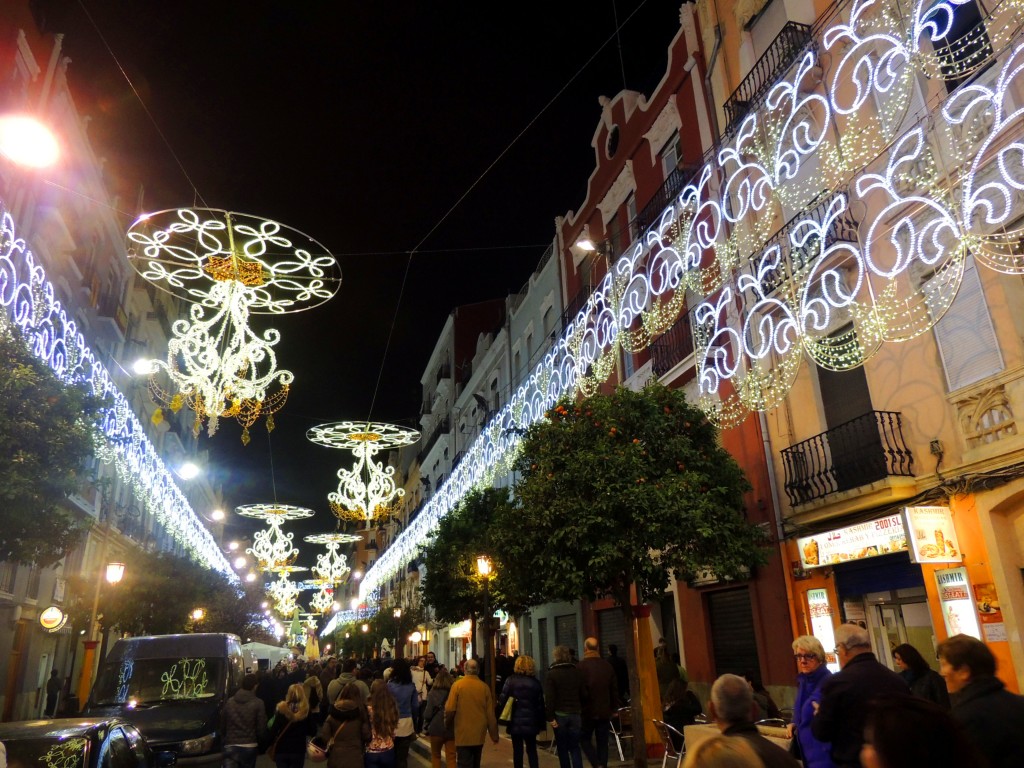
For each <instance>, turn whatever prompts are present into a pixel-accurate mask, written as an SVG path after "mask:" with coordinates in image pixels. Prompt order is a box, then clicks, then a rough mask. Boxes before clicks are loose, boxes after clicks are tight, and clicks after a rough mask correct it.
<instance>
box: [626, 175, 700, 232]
mask: <svg viewBox="0 0 1024 768" xmlns="http://www.w3.org/2000/svg"><path fill="white" fill-rule="evenodd" d="M697 170H698V168H697V167H694V166H686V167H683V168H676V169H675V170H673V171H672V173H670V174H669V175H668V177H667V178H666V179H665V181H664V182H663V183H662V185H661V187H660V188H659V189H658V191H657V192H655V193H654V196H653V197H652V198H651V199H650V200H649V201H648V202H647V205H645V206H644V207H643V210H642V211H640V212H639V213H638V214H637V215H636V219H634V226H635V230H636V232H637V234H638V235H641V234H643V233H644V232H645V231H646V230H647V228H648V227H650V226H651V225H652V224H654V223H655V221H657V219H658V217H659V216H661V213H662V211H664V210H665V208H666V207H668V204H669V203H671V202H672V201H673V200H674V199H675V197H676V195H678V194H679V191H680V190H681V189H682V188H683V186H684V185H685V184H686V182H687V181H689V180H690V179H691V178H693V177H694V176H695V175H696V173H697Z"/></svg>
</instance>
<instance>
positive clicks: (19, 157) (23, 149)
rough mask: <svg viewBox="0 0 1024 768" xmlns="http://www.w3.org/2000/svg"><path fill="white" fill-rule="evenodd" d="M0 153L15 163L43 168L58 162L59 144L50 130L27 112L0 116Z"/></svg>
mask: <svg viewBox="0 0 1024 768" xmlns="http://www.w3.org/2000/svg"><path fill="white" fill-rule="evenodd" d="M0 155H3V156H4V157H6V158H7V159H8V160H10V161H11V162H13V163H16V164H18V165H23V166H27V167H29V168H46V167H48V166H51V165H53V164H54V163H56V162H57V159H58V158H59V157H60V147H59V145H58V144H57V138H56V137H55V136H54V135H53V132H52V131H51V130H50V129H49V128H47V127H46V126H45V125H43V123H41V122H39V121H38V120H36V119H35V118H33V117H28V116H27V115H5V116H3V117H0Z"/></svg>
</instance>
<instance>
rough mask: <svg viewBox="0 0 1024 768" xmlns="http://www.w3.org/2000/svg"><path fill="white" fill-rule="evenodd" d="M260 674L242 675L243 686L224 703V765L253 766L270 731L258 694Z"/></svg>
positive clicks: (230, 767)
mask: <svg viewBox="0 0 1024 768" xmlns="http://www.w3.org/2000/svg"><path fill="white" fill-rule="evenodd" d="M255 689H256V675H254V674H252V673H251V672H250V673H249V674H247V675H246V676H245V677H243V678H242V687H241V688H239V689H238V690H237V691H235V695H234V696H232V697H231V698H230V699H228V700H227V701H226V702H225V703H224V714H223V723H222V728H221V730H222V732H223V733H224V768H253V767H254V766H255V765H256V757H257V755H258V754H259V745H260V742H261V741H262V740H263V739H264V738H265V737H266V735H267V714H266V709H265V708H264V706H263V702H262V701H260V700H259V699H257V698H256V694H255V693H254V690H255Z"/></svg>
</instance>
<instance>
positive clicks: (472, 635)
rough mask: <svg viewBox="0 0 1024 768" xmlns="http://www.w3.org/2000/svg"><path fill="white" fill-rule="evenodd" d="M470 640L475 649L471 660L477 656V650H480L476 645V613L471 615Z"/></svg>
mask: <svg viewBox="0 0 1024 768" xmlns="http://www.w3.org/2000/svg"><path fill="white" fill-rule="evenodd" d="M469 638H470V640H471V642H472V646H471V647H472V649H473V651H472V654H470V658H473V657H474V656H476V655H477V654H476V649H477V648H479V646H478V645H477V643H476V614H475V613H471V614H469Z"/></svg>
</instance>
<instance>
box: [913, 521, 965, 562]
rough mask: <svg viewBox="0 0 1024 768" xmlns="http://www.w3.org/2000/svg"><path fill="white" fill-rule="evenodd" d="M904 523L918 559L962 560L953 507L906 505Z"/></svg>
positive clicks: (937, 560) (915, 557) (914, 556)
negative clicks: (954, 524)
mask: <svg viewBox="0 0 1024 768" xmlns="http://www.w3.org/2000/svg"><path fill="white" fill-rule="evenodd" d="M903 524H904V528H905V529H906V531H907V540H908V541H909V543H910V559H911V561H912V562H915V563H959V562H960V561H961V559H962V558H961V555H960V543H959V542H958V540H957V538H956V529H955V528H954V527H953V515H952V513H951V512H950V511H949V507H904V509H903Z"/></svg>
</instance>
